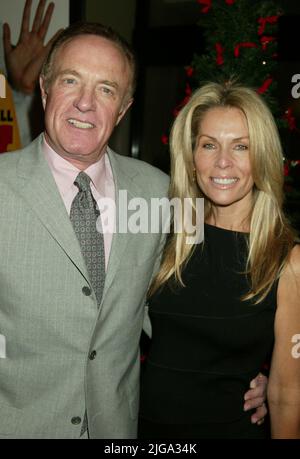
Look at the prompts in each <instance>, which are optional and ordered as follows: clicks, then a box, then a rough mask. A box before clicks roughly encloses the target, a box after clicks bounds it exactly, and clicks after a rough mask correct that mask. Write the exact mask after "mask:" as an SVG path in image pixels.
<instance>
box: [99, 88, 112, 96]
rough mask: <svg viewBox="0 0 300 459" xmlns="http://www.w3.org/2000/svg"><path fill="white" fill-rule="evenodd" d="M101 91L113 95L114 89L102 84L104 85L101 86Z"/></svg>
mask: <svg viewBox="0 0 300 459" xmlns="http://www.w3.org/2000/svg"><path fill="white" fill-rule="evenodd" d="M101 91H102V92H103V93H104V94H107V95H108V96H111V95H113V90H112V89H111V88H108V87H107V86H102V87H101Z"/></svg>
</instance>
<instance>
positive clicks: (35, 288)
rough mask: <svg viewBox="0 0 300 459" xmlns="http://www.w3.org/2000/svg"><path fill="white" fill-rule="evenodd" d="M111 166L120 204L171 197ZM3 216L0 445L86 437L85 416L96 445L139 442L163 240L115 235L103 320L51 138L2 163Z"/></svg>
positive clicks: (117, 162) (120, 165)
mask: <svg viewBox="0 0 300 459" xmlns="http://www.w3.org/2000/svg"><path fill="white" fill-rule="evenodd" d="M109 158H110V162H111V166H112V170H113V174H114V179H115V185H116V194H117V193H118V190H122V189H123V190H127V191H128V198H129V199H130V198H132V197H136V196H139V197H142V198H144V199H145V200H146V201H147V202H149V199H150V198H151V197H158V198H160V197H163V196H165V195H166V192H167V187H168V178H167V176H166V175H165V174H163V173H162V172H160V171H159V170H157V169H155V168H153V167H152V166H150V165H148V164H146V163H143V162H141V161H137V160H134V159H131V158H127V157H123V156H119V155H116V154H115V153H113V152H112V151H111V150H109ZM0 208H1V212H0V335H1V340H2V341H1V342H2V344H1V346H2V352H1V353H0V357H2V358H0V438H79V437H80V430H81V424H80V423H79V422H80V420H79V419H78V418H81V420H82V419H83V417H84V412H85V410H87V414H88V422H89V432H90V437H91V438H135V436H136V424H137V411H138V402H139V391H138V386H139V338H140V333H141V329H142V324H143V320H144V312H145V308H144V302H145V294H146V291H147V288H148V286H149V283H150V281H151V278H152V276H153V273H154V272H155V270H156V269H157V267H158V258H159V252H160V250H161V247H162V243H163V237H162V235H161V234H159V233H158V234H141V233H139V234H118V233H117V234H115V235H114V237H113V242H112V247H111V254H110V259H109V266H108V270H107V275H106V280H105V288H104V294H103V299H102V303H101V306H100V308H99V309H98V308H97V304H96V298H95V295H94V293H92V295H91V296H85V295H84V291H86V290H83V287H85V286H88V285H89V279H88V274H87V271H86V267H85V264H84V260H83V258H82V254H81V251H80V247H79V244H78V241H77V239H76V236H75V234H74V231H73V228H72V225H71V223H70V220H69V216H68V214H67V211H66V209H65V206H64V203H63V201H62V199H61V197H60V194H59V191H58V189H57V187H56V184H55V181H54V179H53V176H52V174H51V171H50V169H49V167H48V164H47V162H46V161H45V159H44V156H43V154H42V152H41V137H39V138H38V139H36V140H35V141H34V142H33V143H32V144H31V145H29V146H28V147H27V148H25V149H24V150H22V151H20V152H16V153H8V154H5V155H1V157H0ZM3 340H5V344H6V349H3ZM92 351H96V353H95V352H94V353H93V358H90V357H91V353H92ZM1 354H2V355H1ZM4 354H5V355H4ZM3 357H5V358H3ZM76 418H77V419H76ZM76 422H78V424H76Z"/></svg>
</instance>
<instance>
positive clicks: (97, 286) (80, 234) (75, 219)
mask: <svg viewBox="0 0 300 459" xmlns="http://www.w3.org/2000/svg"><path fill="white" fill-rule="evenodd" d="M90 182H91V179H90V177H89V176H88V175H87V174H85V173H84V172H80V173H79V174H78V176H77V177H76V180H75V182H74V184H75V185H76V186H77V187H78V189H79V191H78V193H77V195H76V196H75V198H74V200H73V202H72V205H71V211H70V219H71V222H72V224H73V227H74V231H75V234H76V236H77V238H78V241H79V244H80V247H81V252H82V255H83V257H84V260H85V264H86V267H87V271H88V274H89V278H90V281H91V285H92V287H93V290H94V292H95V294H96V298H97V303H98V306H99V305H100V303H101V298H102V294H103V289H104V281H105V252H104V239H103V233H102V232H99V231H97V227H98V228H99V226H100V228H101V219H99V221H98V223H97V219H98V217H99V215H100V212H99V210H98V208H97V204H96V201H95V200H94V198H93V195H92V192H91V188H90Z"/></svg>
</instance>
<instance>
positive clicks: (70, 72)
mask: <svg viewBox="0 0 300 459" xmlns="http://www.w3.org/2000/svg"><path fill="white" fill-rule="evenodd" d="M57 75H58V76H61V75H74V76H77V77H80V73H78V72H76V70H72V69H64V70H60V71H59V72H57Z"/></svg>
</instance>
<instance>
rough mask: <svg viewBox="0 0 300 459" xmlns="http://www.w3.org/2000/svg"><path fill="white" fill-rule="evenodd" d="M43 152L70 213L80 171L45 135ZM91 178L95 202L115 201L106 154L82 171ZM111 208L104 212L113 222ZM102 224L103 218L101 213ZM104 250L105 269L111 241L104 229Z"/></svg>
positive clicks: (112, 180) (113, 217) (110, 234)
mask: <svg viewBox="0 0 300 459" xmlns="http://www.w3.org/2000/svg"><path fill="white" fill-rule="evenodd" d="M43 152H44V155H45V158H46V161H47V163H48V164H49V167H50V170H51V172H52V174H53V177H54V180H55V182H56V185H57V187H58V190H59V192H60V195H61V197H62V200H63V202H64V204H65V206H66V209H67V212H68V214H69V215H70V209H71V205H72V202H73V199H74V198H75V196H76V194H77V193H78V188H77V186H76V185H74V181H75V179H76V177H77V175H78V174H79V173H80V172H81V171H80V170H79V169H77V167H75V166H73V164H71V163H70V162H69V161H67V160H65V159H64V158H62V157H61V156H60V155H58V154H57V153H56V152H55V151H54V150H53V148H51V147H50V145H49V144H48V143H47V141H46V139H45V137H44V141H43ZM84 172H85V173H86V174H87V175H88V176H89V177H90V178H91V191H92V194H93V197H94V199H95V201H96V202H98V201H99V199H101V198H110V199H112V200H113V201H115V184H114V179H113V173H112V169H111V165H110V161H109V158H108V155H107V154H105V155H103V156H102V157H101V158H100V159H99V161H97V162H96V163H94V164H92V165H91V166H89V167H88V168H87V169H85V171H84ZM112 212H113V208H111V209H110V214H109V215H108V214H107V213H106V218H107V217H108V218H110V219H112V220H110V221H112V222H113V223H114V222H115V215H113V214H112ZM101 221H102V226H103V223H104V222H103V220H102V215H101ZM103 237H104V251H105V267H106V269H107V266H108V260H109V254H110V248H111V243H112V237H113V233H112V232H107V231H104V234H103Z"/></svg>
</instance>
